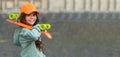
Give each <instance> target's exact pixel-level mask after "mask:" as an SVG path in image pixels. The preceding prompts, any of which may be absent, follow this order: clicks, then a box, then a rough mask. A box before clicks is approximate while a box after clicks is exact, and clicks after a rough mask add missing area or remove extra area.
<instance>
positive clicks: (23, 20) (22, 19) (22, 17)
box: [19, 13, 39, 26]
mask: <svg viewBox="0 0 120 57" xmlns="http://www.w3.org/2000/svg"><path fill="white" fill-rule="evenodd" d="M26 16H27V14H25V13H21V15H20V18H19V20H20V22H21V23H24V24H27V23H26V20H25V17H26ZM36 17H37V19H36V21H35V23H34V24H33V26H34V25H36V24H38V23H39V19H38V15H37V14H36Z"/></svg>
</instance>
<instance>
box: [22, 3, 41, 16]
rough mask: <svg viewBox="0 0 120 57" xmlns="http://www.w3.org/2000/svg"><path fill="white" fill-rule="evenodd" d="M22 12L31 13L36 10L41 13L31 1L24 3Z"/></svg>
mask: <svg viewBox="0 0 120 57" xmlns="http://www.w3.org/2000/svg"><path fill="white" fill-rule="evenodd" d="M20 12H21V13H25V14H30V13H32V12H36V13H37V14H39V11H38V10H37V9H36V7H35V6H34V5H33V4H30V3H27V4H24V5H23V6H22V7H21V9H20Z"/></svg>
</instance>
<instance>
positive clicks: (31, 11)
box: [13, 3, 46, 57]
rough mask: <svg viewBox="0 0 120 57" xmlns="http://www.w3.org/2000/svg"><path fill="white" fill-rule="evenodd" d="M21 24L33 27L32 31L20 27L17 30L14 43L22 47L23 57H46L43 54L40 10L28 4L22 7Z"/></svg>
mask: <svg viewBox="0 0 120 57" xmlns="http://www.w3.org/2000/svg"><path fill="white" fill-rule="evenodd" d="M20 12H21V15H20V18H19V20H20V22H22V23H24V24H27V25H30V26H33V29H32V30H29V29H27V28H23V27H20V28H18V29H17V30H15V33H14V37H13V43H14V44H15V45H17V46H20V47H22V51H21V57H46V56H45V55H44V53H43V52H42V48H43V47H42V46H41V45H42V42H41V39H40V35H41V32H40V25H39V24H38V22H39V19H38V16H37V15H38V14H39V12H38V10H37V9H36V7H35V6H34V5H33V4H30V3H27V4H25V5H23V6H22V7H21V10H20Z"/></svg>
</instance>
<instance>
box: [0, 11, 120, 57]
mask: <svg viewBox="0 0 120 57" xmlns="http://www.w3.org/2000/svg"><path fill="white" fill-rule="evenodd" d="M6 16H8V15H7V14H4V15H3V14H2V15H0V19H1V20H0V51H1V52H0V57H20V50H21V49H20V48H19V47H16V46H14V45H13V44H12V35H13V32H14V30H15V29H16V28H17V27H16V26H14V25H12V24H9V23H7V22H5V19H6V18H7V17H6ZM39 18H40V21H41V22H42V23H50V24H51V25H52V29H51V30H49V32H50V33H51V34H52V35H53V39H52V40H48V39H47V38H46V37H44V36H42V40H43V42H44V44H45V54H46V55H47V57H120V13H113V12H112V13H91V12H83V13H64V12H63V13H41V15H40V16H39Z"/></svg>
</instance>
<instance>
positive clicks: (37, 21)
mask: <svg viewBox="0 0 120 57" xmlns="http://www.w3.org/2000/svg"><path fill="white" fill-rule="evenodd" d="M26 15H27V14H25V13H21V15H20V18H19V22H21V23H24V24H27V23H26V20H25V17H26ZM36 17H37V19H36V21H35V23H34V24H33V26H34V25H36V24H38V23H39V19H38V15H37V14H36ZM35 45H36V47H37V48H39V50H42V51H43V50H44V47H43V43H42V41H39V40H37V41H35ZM43 52H44V51H43Z"/></svg>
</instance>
